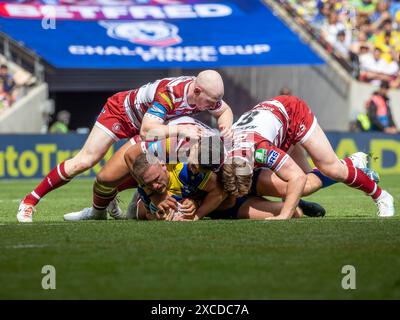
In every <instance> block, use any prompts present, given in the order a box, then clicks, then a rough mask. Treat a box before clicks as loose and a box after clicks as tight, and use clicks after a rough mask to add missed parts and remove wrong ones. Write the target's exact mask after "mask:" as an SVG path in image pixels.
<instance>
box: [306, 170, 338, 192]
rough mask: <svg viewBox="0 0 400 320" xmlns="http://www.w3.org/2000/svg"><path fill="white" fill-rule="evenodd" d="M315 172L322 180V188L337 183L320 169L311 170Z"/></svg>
mask: <svg viewBox="0 0 400 320" xmlns="http://www.w3.org/2000/svg"><path fill="white" fill-rule="evenodd" d="M309 173H313V174H315V175H316V176H317V177H318V178H319V179H320V180H321V182H322V188H326V187H330V186H331V185H333V184H335V183H337V181H335V180H332V179H331V178H328V177H327V176H324V175H323V174H322V173H321V171H319V169H317V168H315V169H313V170H312V171H311V172H309Z"/></svg>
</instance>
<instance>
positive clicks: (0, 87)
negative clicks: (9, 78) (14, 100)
mask: <svg viewBox="0 0 400 320" xmlns="http://www.w3.org/2000/svg"><path fill="white" fill-rule="evenodd" d="M10 106H11V96H10V94H9V93H8V92H6V91H5V90H4V83H3V81H2V80H1V79H0V114H2V113H3V112H5V111H6V110H7V109H8V108H9V107H10Z"/></svg>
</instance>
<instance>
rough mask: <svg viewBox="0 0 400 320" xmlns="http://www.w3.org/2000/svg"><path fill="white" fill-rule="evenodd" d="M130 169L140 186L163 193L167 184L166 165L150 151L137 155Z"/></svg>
mask: <svg viewBox="0 0 400 320" xmlns="http://www.w3.org/2000/svg"><path fill="white" fill-rule="evenodd" d="M130 169H131V173H132V175H133V176H134V177H135V179H136V180H137V181H138V182H139V184H140V186H141V187H143V188H148V189H150V190H151V191H154V192H157V193H164V192H165V191H166V190H167V187H168V184H169V174H168V171H167V167H166V165H165V164H164V163H162V162H161V161H159V160H158V159H157V158H156V157H154V156H152V155H151V153H147V154H141V155H139V156H138V157H137V158H136V160H135V162H134V163H133V164H132V168H130Z"/></svg>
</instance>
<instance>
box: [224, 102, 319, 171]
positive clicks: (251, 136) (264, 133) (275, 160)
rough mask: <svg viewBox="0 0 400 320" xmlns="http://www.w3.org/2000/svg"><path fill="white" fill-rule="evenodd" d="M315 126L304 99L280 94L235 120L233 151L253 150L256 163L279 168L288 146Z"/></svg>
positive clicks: (303, 136)
mask: <svg viewBox="0 0 400 320" xmlns="http://www.w3.org/2000/svg"><path fill="white" fill-rule="evenodd" d="M315 126H316V119H315V117H314V115H313V114H312V112H311V111H310V109H309V108H308V106H307V105H306V103H305V102H304V101H303V100H301V99H299V98H297V97H294V96H278V97H275V98H273V99H271V100H266V101H263V102H261V103H259V104H258V105H256V106H255V107H254V108H252V109H251V110H250V111H248V112H246V113H244V114H243V115H242V116H241V117H240V118H239V120H238V121H236V122H235V123H234V125H233V127H232V129H233V131H234V135H235V138H234V145H233V149H232V151H231V153H232V152H234V154H235V155H238V154H239V153H240V152H242V153H243V155H244V154H246V155H247V157H248V155H249V154H251V155H252V156H253V157H254V160H255V166H256V167H268V168H270V169H271V170H274V171H278V170H279V169H280V168H281V166H282V165H283V164H284V162H285V161H286V159H287V158H288V155H287V154H286V152H287V151H288V150H289V148H290V147H291V146H292V145H294V144H296V143H298V142H304V141H305V140H306V139H307V138H308V137H309V135H310V134H311V133H312V131H313V130H314V128H315Z"/></svg>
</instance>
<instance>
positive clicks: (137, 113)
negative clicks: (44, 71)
mask: <svg viewBox="0 0 400 320" xmlns="http://www.w3.org/2000/svg"><path fill="white" fill-rule="evenodd" d="M223 94H224V85H223V81H222V78H221V76H220V75H219V73H218V72H216V71H213V70H206V71H203V72H200V73H199V74H198V76H197V77H177V78H167V79H161V80H157V81H155V82H152V83H149V84H146V85H144V86H142V87H140V88H138V89H135V90H130V91H124V92H119V93H117V94H115V95H113V96H112V97H110V98H109V99H108V100H107V103H106V104H105V106H104V108H103V110H102V111H101V113H100V115H99V116H98V118H97V121H96V123H95V125H94V127H93V129H92V131H91V133H90V135H89V137H88V138H87V140H86V142H85V144H84V146H83V148H82V149H81V150H80V151H79V153H78V154H77V155H76V156H74V157H73V158H72V159H69V160H66V161H64V162H62V163H60V164H58V165H57V166H56V167H55V168H54V169H52V170H51V171H50V173H49V174H48V175H47V176H46V177H45V178H44V179H43V180H42V182H41V183H40V184H39V185H38V186H37V187H36V188H35V189H34V190H33V191H32V192H31V193H29V194H28V195H27V196H26V197H25V198H24V199H23V200H22V201H21V203H20V205H19V209H18V213H17V220H18V221H19V222H32V215H33V213H34V211H35V206H36V205H37V203H38V202H39V201H40V200H41V199H42V198H43V197H44V196H45V195H46V194H47V193H49V192H50V191H52V190H54V189H56V188H59V187H61V186H62V185H65V184H66V183H68V182H69V181H70V180H71V179H72V178H73V177H75V176H76V175H78V174H80V173H82V172H84V171H85V170H87V169H90V168H92V167H93V166H94V165H95V164H97V163H98V162H99V161H100V160H101V159H102V158H103V157H104V155H105V154H106V152H107V151H108V149H109V148H110V147H111V145H112V144H113V143H114V142H116V141H118V140H119V139H124V138H131V137H133V136H135V135H137V134H139V133H140V135H141V136H142V137H143V138H146V136H147V135H148V134H149V132H150V131H152V132H153V133H154V131H155V132H157V134H160V133H161V134H162V135H163V136H165V137H168V136H169V135H171V136H172V135H177V134H181V133H184V134H186V136H190V137H198V136H199V134H200V130H199V129H198V128H196V127H194V126H192V125H177V126H167V125H165V123H164V122H165V121H166V120H169V119H172V118H174V117H179V116H183V115H191V114H196V113H199V112H201V111H205V110H208V111H209V112H210V113H211V114H212V115H213V116H214V117H215V118H216V119H217V121H218V126H219V129H220V130H221V133H222V134H223V135H227V134H228V135H229V132H230V129H231V125H232V121H233V115H232V111H231V109H230V107H229V106H228V105H227V104H226V103H225V102H224V101H223V100H222V97H223Z"/></svg>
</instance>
